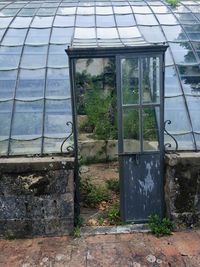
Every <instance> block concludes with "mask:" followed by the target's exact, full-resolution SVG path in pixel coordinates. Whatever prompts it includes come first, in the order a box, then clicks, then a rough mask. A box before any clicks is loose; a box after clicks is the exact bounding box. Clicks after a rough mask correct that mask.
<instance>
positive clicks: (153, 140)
mask: <svg viewBox="0 0 200 267" xmlns="http://www.w3.org/2000/svg"><path fill="white" fill-rule="evenodd" d="M199 114H200V1H198V0H196V1H187V0H185V1H170V0H166V1H164V0H161V1H157V0H151V1H147V0H135V1H120V0H113V1H112V0H102V1H97V0H96V1H95V0H93V1H92V0H75V1H72V0H71V1H70V0H46V1H41V0H31V1H23V0H21V1H20V0H13V1H11V0H10V1H2V0H0V173H1V174H2V175H3V177H4V178H3V180H4V179H5V181H6V179H7V178H8V177H10V178H9V179H8V181H9V182H10V183H11V184H12V183H13V182H12V179H16V182H14V184H16V185H17V184H21V185H20V186H21V187H24V189H23V190H22V189H21V187H20V189H19V190H22V191H20V192H21V193H20V194H22V195H23V200H22V201H21V202H20V201H19V203H21V204H19V206H17V205H18V204H16V209H17V210H18V211H19V210H23V209H24V210H25V211H24V214H23V215H19V218H17V219H18V220H21V218H22V217H23V216H24V218H25V219H24V220H25V221H26V220H27V221H26V223H27V224H29V221H30V217H31V218H34V212H33V214H32V213H31V215H30V214H28V213H27V210H29V211H30V210H34V209H35V208H34V207H36V206H37V208H38V209H41V210H42V209H43V208H44V207H46V209H47V206H48V207H54V206H51V205H54V204H52V203H56V204H55V206H56V209H55V214H54V213H53V215H52V214H50V215H46V213H45V212H47V213H48V211H45V212H44V213H45V215H44V214H41V216H39V215H38V216H39V217H40V219H41V221H42V223H43V221H44V229H43V230H41V232H40V230H39V228H37V227H38V225H36V224H34V223H35V222H34V223H32V224H31V225H32V226H31V227H33V229H34V230H32V232H33V233H36V234H44V233H45V234H49V233H50V234H51V233H57V232H58V229H56V230H55V229H54V227H53V226H52V225H53V224H51V223H50V222H51V220H52V216H53V218H54V220H58V218H59V223H60V225H59V229H60V228H62V227H61V225H63V220H64V222H65V223H66V225H65V226H66V227H65V229H70V227H71V225H73V220H74V213H73V210H74V206H75V215H77V214H78V215H79V213H80V202H81V201H82V198H83V196H84V197H85V195H84V194H85V192H84V193H83V196H82V198H80V192H79V187H80V191H81V190H83V188H84V190H85V187H84V186H85V185H83V184H82V185H79V182H80V181H79V179H80V173H81V171H82V173H83V176H84V177H85V178H86V180H85V182H86V183H87V186H88V187H89V185H90V181H88V180H87V179H88V177H87V176H88V175H96V172H97V170H95V172H94V173H92V172H93V169H92V168H93V167H92V166H93V165H94V166H96V167H97V169H98V167H99V166H100V165H98V164H100V163H101V164H102V166H101V168H102V169H101V170H100V172H102V173H104V170H105V169H107V170H108V172H107V173H108V174H109V175H111V174H110V169H113V170H114V171H113V173H112V175H113V177H114V178H116V175H114V173H116V172H117V173H118V174H119V176H120V212H121V217H122V219H123V220H124V221H128V222H131V221H135V222H143V221H146V220H147V219H148V216H149V215H151V214H153V213H158V214H159V215H161V216H162V215H163V213H164V210H165V208H167V211H168V214H170V216H171V217H173V216H174V218H175V217H176V216H175V215H173V214H175V213H176V214H179V213H180V214H182V213H183V212H188V213H190V211H191V210H192V208H193V207H191V205H190V203H189V200H188V203H189V204H188V207H187V204H186V205H185V207H186V209H185V210H183V209H182V206H181V205H182V204H180V197H179V196H181V197H182V196H183V197H184V198H185V197H186V196H187V195H188V194H189V193H188V192H189V191H187V190H189V189H188V188H189V187H188V183H189V182H186V183H185V182H182V181H183V180H184V179H186V180H187V179H193V180H192V181H191V183H189V186H192V189H191V190H192V193H191V195H190V196H191V198H192V199H193V198H194V199H196V198H198V199H199V191H198V190H199V189H198V186H197V184H198V183H199V182H198V181H199V180H198V179H199V171H200V170H199V167H198V166H199V158H200V157H199V153H198V152H199V151H200V117H199ZM181 153H182V154H181ZM187 153H188V154H187ZM165 155H166V158H167V160H166V159H165V162H164V156H165ZM188 155H189V156H188ZM74 159H75V160H74ZM118 162H119V165H118ZM90 164H91V167H90ZM92 164H93V165H92ZM95 164H97V165H95ZM104 164H105V165H104ZM164 165H165V166H164ZM88 166H89V167H88ZM188 166H189V167H188ZM176 167H177V169H176ZM8 169H9V171H8ZM164 170H165V172H164ZM63 172H64V173H63ZM90 172H91V173H90ZM35 173H36V174H37V175H36V174H35ZM84 173H86V174H84ZM183 173H185V174H183ZM25 174H26V175H25ZM109 175H108V176H109ZM112 175H111V176H112ZM179 175H180V177H182V176H183V177H185V178H184V179H183V180H181V179H182V178H180V177H179ZM175 176H176V179H178V180H176V181H179V178H180V180H181V182H180V184H179V186H178V185H177V184H176V182H175V180H174V179H175V178H174V177H175ZM27 177H28V178H27ZM64 177H67V180H68V182H67V185H66V181H65V179H64ZM106 177H107V174H105V180H106V179H107V178H106ZM166 177H167V178H166ZM172 177H173V181H174V184H173V186H174V187H172V184H171V183H170V179H172ZM177 177H178V178H177ZM188 177H189V178H188ZM45 179H46V180H45ZM98 179H99V180H100V181H101V177H98V175H97V179H96V180H98ZM164 179H165V180H166V181H167V182H166V181H165V184H167V186H166V185H165V194H164V189H163V188H164ZM18 180H19V181H20V182H18ZM58 180H59V181H58ZM114 180H115V179H114ZM73 182H75V187H73ZM104 182H108V181H104ZM114 182H116V181H114ZM6 183H7V182H5V184H3V182H2V186H3V187H4V186H5V187H6V186H7V185H6ZM24 183H25V184H26V183H27V184H26V185H25V184H24ZM99 183H100V182H99ZM181 183H184V184H181ZM108 184H109V182H108ZM194 184H195V185H196V186H195V189H194V188H193V186H194ZM0 185H1V183H0ZM63 186H64V187H65V186H66V188H67V189H66V191H65V190H64V189H62V187H63ZM81 186H82V188H81ZM92 186H93V185H92ZM95 186H96V185H95ZM98 186H99V184H98V182H97V187H98ZM176 186H177V187H176ZM11 187H12V186H11ZM53 187H56V189H55V188H54V189H53ZM6 188H7V187H6ZM27 188H28V189H27ZM166 188H167V189H166ZM177 188H178V189H177ZM183 188H186V189H184V190H185V191H184V190H183ZM86 189H88V188H86ZM6 190H7V189H5V192H7V191H6ZM10 190H11V189H10ZM12 190H13V191H12V193H9V194H11V195H13V194H14V195H15V194H16V195H18V193H16V192H18V189H16V188H14V187H13V189H12ZM27 190H28V191H27ZM62 190H64V191H62ZM170 190H171V191H170ZM177 190H182V191H180V194H178V196H174V195H173V193H174V192H176V191H177ZM8 191H9V190H8ZM86 191H87V190H86ZM2 192H3V191H2ZM5 192H4V193H2V196H1V194H0V198H3V197H4V195H5ZM9 192H10V191H9ZM13 192H14V193H13ZM55 192H56V194H57V195H58V199H55ZM61 192H62V193H61ZM108 192H110V191H108ZM166 192H167V193H166ZM0 193H1V191H0ZM87 193H88V192H87ZM89 193H91V192H89ZM89 193H88V194H89ZM67 194H71V197H66V196H68V195H67ZM29 195H31V197H32V200H30V196H29ZM47 195H51V196H52V200H51V201H50V200H47V199H46V196H47ZM86 195H87V194H86ZM104 195H105V194H104ZM164 195H165V201H164ZM24 196H25V199H26V200H24ZM38 196H43V197H44V202H42V203H41V201H40V200H39V199H38V198H37V197H38ZM166 196H167V200H166ZM63 198H65V201H64V200H63ZM114 198H115V196H114ZM116 198H117V199H119V196H118V193H117V194H116ZM66 199H67V200H66ZM169 199H173V200H174V199H176V200H175V202H176V203H175V206H176V205H177V206H176V209H177V210H176V209H175V208H174V210H171V207H172V206H173V205H172V204H170V203H171V202H170V200H169ZM87 200H88V199H87ZM3 201H4V200H3ZM6 201H7V202H6ZM9 201H10V200H9ZM9 201H8V200H5V203H8V202H9ZM31 201H32V202H33V203H34V201H35V203H37V204H36V206H34V207H32V206H31V207H29V209H28V208H27V205H29V203H30V202H31ZM45 201H46V202H45ZM48 201H49V202H48ZM92 201H94V199H92ZM102 201H103V202H106V201H107V200H106V198H105V199H103V198H102ZM117 201H118V202H119V200H117ZM195 201H196V202H195ZM195 201H194V202H195V203H196V204H194V205H195V210H196V208H197V209H198V210H199V206H198V203H199V201H200V200H198V201H197V200H195ZM110 202H112V201H111V200H108V201H107V203H110ZM164 202H165V204H164ZM169 202H170V203H169ZM9 203H10V202H9ZM17 203H18V202H17ZM24 203H25V204H24ZM27 203H28V204H27ZM38 203H39V204H38ZM66 203H67V204H66ZM133 203H136V204H134V205H133ZM93 204H94V203H93ZM100 204H101V203H100ZM104 204H105V203H104ZM114 204H116V203H114ZM5 205H7V206H8V210H9V205H8V204H5ZM20 205H22V206H23V205H24V206H23V208H22V206H20ZM45 205H46V206H45ZM66 205H67V206H66ZM73 205H74V206H73ZM165 205H166V207H164V206H165ZM64 206H65V208H62V207H64ZM69 207H70V208H69ZM173 207H174V206H173ZM54 208H55V207H54ZM95 208H96V206H95ZM50 209H51V208H50ZM103 209H104V207H103ZM105 209H106V208H105ZM175 210H176V211H175ZM52 212H53V208H52ZM57 212H58V213H59V212H60V213H59V215H58V214H57ZM62 212H63V213H62ZM61 213H62V214H61ZM27 214H28V215H27ZM69 214H70V215H69ZM191 214H192V215H191V216H193V215H194V214H193V213H192V212H191ZM195 214H196V213H195ZM199 214H200V212H198V215H195V216H197V217H195V218H197V221H198V220H199V219H198V218H199V217H198V216H200V215H199ZM6 216H7V215H5V214H4V213H3V215H1V214H0V223H1V221H4V220H7V217H6ZM12 216H14V217H12ZM12 216H11V217H12V219H13V218H15V216H18V215H16V214H14V215H12ZM28 216H29V217H28ZM181 216H182V215H181ZM66 218H67V220H66ZM192 218H193V217H192ZM33 221H34V219H33ZM59 223H58V224H59ZM14 225H15V224H14ZM23 227H24V226H22V229H24V228H23ZM34 227H35V228H34ZM11 228H12V227H11ZM29 229H30V227H29ZM31 229H32V228H31ZM52 229H54V230H52ZM34 231H35V232H34ZM61 232H62V231H61ZM63 232H65V230H63ZM0 235H1V232H0Z"/></svg>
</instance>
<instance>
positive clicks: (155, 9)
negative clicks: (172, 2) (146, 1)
mask: <svg viewBox="0 0 200 267" xmlns="http://www.w3.org/2000/svg"><path fill="white" fill-rule="evenodd" d="M151 8H152V10H153V12H155V13H170V9H169V8H168V7H167V6H151Z"/></svg>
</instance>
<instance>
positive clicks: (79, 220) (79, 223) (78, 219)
mask: <svg viewBox="0 0 200 267" xmlns="http://www.w3.org/2000/svg"><path fill="white" fill-rule="evenodd" d="M83 224H84V218H83V217H82V216H80V215H79V216H78V217H76V218H75V226H79V227H81V226H83Z"/></svg>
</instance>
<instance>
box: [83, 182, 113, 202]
mask: <svg viewBox="0 0 200 267" xmlns="http://www.w3.org/2000/svg"><path fill="white" fill-rule="evenodd" d="M80 193H81V198H82V201H83V203H84V204H85V205H86V206H89V207H96V206H97V205H98V204H100V203H101V202H102V201H108V200H109V199H110V196H109V193H108V191H107V190H106V188H104V187H103V186H96V185H94V184H92V182H91V179H90V178H87V179H84V180H83V181H81V183H80Z"/></svg>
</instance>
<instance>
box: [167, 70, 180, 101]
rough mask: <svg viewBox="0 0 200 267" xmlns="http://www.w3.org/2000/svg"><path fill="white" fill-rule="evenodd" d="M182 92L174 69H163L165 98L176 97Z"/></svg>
mask: <svg viewBox="0 0 200 267" xmlns="http://www.w3.org/2000/svg"><path fill="white" fill-rule="evenodd" d="M181 94H182V91H181V88H180V84H179V81H178V77H177V74H176V70H175V68H174V67H166V68H165V96H166V97H167V96H178V95H181Z"/></svg>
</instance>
